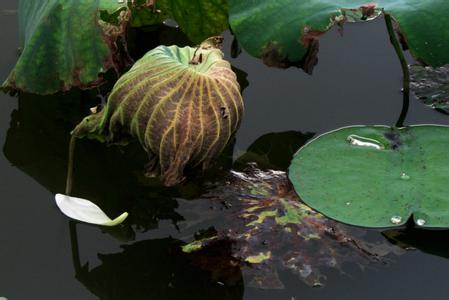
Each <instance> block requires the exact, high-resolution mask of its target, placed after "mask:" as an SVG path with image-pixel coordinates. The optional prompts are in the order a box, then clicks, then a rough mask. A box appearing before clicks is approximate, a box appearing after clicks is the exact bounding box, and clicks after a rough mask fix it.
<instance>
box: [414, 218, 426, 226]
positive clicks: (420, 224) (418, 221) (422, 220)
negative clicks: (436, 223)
mask: <svg viewBox="0 0 449 300" xmlns="http://www.w3.org/2000/svg"><path fill="white" fill-rule="evenodd" d="M416 224H417V225H418V226H423V225H424V224H426V220H424V219H418V220H416Z"/></svg>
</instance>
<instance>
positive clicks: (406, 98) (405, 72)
mask: <svg viewBox="0 0 449 300" xmlns="http://www.w3.org/2000/svg"><path fill="white" fill-rule="evenodd" d="M384 17H385V24H386V25H387V30H388V35H389V36H390V42H391V44H392V45H393V47H394V50H395V51H396V55H397V56H398V58H399V61H400V63H401V67H402V111H401V114H400V115H399V119H398V120H397V122H396V125H395V126H396V127H403V126H404V121H405V118H406V117H407V113H408V108H409V105H410V72H409V69H408V64H407V60H406V59H405V56H404V52H403V51H402V48H401V45H400V44H399V41H398V38H397V36H396V32H395V30H394V27H393V21H392V18H391V15H390V14H388V13H385V12H384Z"/></svg>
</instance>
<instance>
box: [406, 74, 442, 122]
mask: <svg viewBox="0 0 449 300" xmlns="http://www.w3.org/2000/svg"><path fill="white" fill-rule="evenodd" d="M410 80H411V82H410V87H411V89H412V90H413V92H414V93H415V94H416V96H417V97H418V98H419V99H420V100H422V101H423V103H424V104H426V105H429V106H430V107H432V108H435V109H438V110H441V111H443V112H445V113H447V114H449V65H445V66H442V67H439V68H432V67H423V66H419V65H414V66H411V67H410Z"/></svg>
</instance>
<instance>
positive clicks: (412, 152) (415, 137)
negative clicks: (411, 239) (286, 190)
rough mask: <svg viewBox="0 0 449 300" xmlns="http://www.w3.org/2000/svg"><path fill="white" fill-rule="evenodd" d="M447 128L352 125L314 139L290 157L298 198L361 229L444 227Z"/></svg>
mask: <svg viewBox="0 0 449 300" xmlns="http://www.w3.org/2000/svg"><path fill="white" fill-rule="evenodd" d="M448 146H449V127H446V126H438V125H416V126H411V127H405V128H401V129H395V128H390V127H386V126H353V127H346V128H342V129H338V130H336V131H332V132H330V133H326V134H324V135H321V136H319V137H318V138H316V139H314V140H312V141H311V142H310V143H308V144H306V145H305V146H304V147H302V148H301V149H300V150H299V151H298V152H297V153H296V155H295V157H294V159H293V161H292V163H291V165H290V168H289V179H290V181H291V182H292V183H293V185H294V187H295V190H296V192H297V193H298V195H299V196H300V198H301V199H302V200H303V201H304V202H305V203H306V204H308V205H309V206H311V207H312V208H314V209H316V210H318V211H319V212H321V213H323V214H324V215H326V216H328V217H331V218H333V219H336V220H338V221H341V222H344V223H348V224H352V225H358V226H367V227H394V226H399V225H403V224H405V223H406V222H407V220H408V219H409V218H410V216H412V215H413V220H414V222H415V224H416V225H417V226H421V227H449V165H448V164H447V161H448V160H449V151H448Z"/></svg>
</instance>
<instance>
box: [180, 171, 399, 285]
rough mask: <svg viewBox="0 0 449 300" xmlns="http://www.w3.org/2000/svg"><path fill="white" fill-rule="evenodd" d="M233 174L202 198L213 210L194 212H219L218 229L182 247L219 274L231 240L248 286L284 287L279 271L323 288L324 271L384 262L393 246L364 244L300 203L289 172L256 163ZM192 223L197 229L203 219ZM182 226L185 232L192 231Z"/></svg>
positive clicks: (340, 226) (203, 266)
mask: <svg viewBox="0 0 449 300" xmlns="http://www.w3.org/2000/svg"><path fill="white" fill-rule="evenodd" d="M232 175H233V176H232V177H231V178H226V180H227V181H229V182H228V183H227V184H223V182H218V183H216V184H214V188H212V189H210V190H209V192H208V193H207V194H205V195H203V196H202V199H205V200H204V201H205V203H204V204H203V206H204V207H206V208H209V209H210V212H208V211H207V210H206V211H201V210H198V207H194V208H192V210H193V209H194V212H195V213H197V214H201V215H209V214H213V213H214V212H216V214H217V218H219V220H220V222H217V223H218V224H216V225H215V226H214V228H215V230H216V231H214V232H212V233H211V234H210V235H208V236H207V237H200V238H197V237H196V235H195V238H196V240H194V241H193V242H191V243H189V244H186V245H185V246H184V247H183V250H184V252H188V253H190V254H191V255H192V256H193V262H194V264H196V265H198V266H199V267H201V268H204V269H207V270H214V271H215V272H218V271H219V267H217V264H216V259H215V255H216V253H217V249H219V248H220V247H221V246H220V245H221V244H222V243H223V242H225V241H226V242H227V243H230V244H231V245H232V251H231V252H230V253H229V254H230V256H232V257H233V260H232V261H233V264H234V265H239V266H240V267H241V268H242V271H243V273H244V274H245V277H246V278H248V282H249V285H251V286H255V287H258V288H268V289H275V288H282V287H283V286H284V284H283V282H282V280H281V279H280V278H279V276H278V272H285V271H287V272H289V273H290V272H291V273H293V274H296V275H298V276H299V278H300V280H302V281H304V282H305V283H307V284H309V285H311V286H313V285H321V284H322V280H323V279H324V278H325V276H323V275H322V273H321V272H322V269H328V268H335V269H337V270H339V269H340V267H341V266H342V265H343V264H344V263H346V262H354V263H356V264H359V265H360V266H364V265H367V264H371V263H375V262H379V261H382V259H381V258H380V256H384V255H386V254H387V253H390V252H392V250H393V248H394V247H388V246H386V245H385V244H382V243H380V244H379V243H366V242H363V241H361V240H360V239H359V238H355V234H356V233H357V232H356V231H348V230H347V229H346V228H345V227H344V226H342V225H340V224H338V223H337V222H335V221H332V220H330V219H328V218H326V217H324V216H323V215H321V214H320V213H317V212H316V211H313V210H312V209H310V208H309V207H308V206H306V205H304V204H302V203H301V202H299V198H298V196H297V195H296V194H295V192H294V190H293V188H292V187H291V185H290V184H289V182H288V180H287V176H286V173H285V172H282V171H273V170H269V171H262V170H259V169H257V168H256V167H254V165H251V166H250V167H248V168H247V169H245V170H244V171H243V172H236V171H233V172H232ZM192 223H193V226H196V225H195V224H197V223H198V219H197V218H194V219H193V220H192ZM180 226H182V228H183V231H184V232H185V231H186V230H187V228H188V227H187V226H186V224H182V223H181V224H180ZM384 246H385V249H381V248H384ZM218 251H219V250H218ZM209 256H211V257H212V258H211V259H210V260H209V259H208V257H209Z"/></svg>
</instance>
